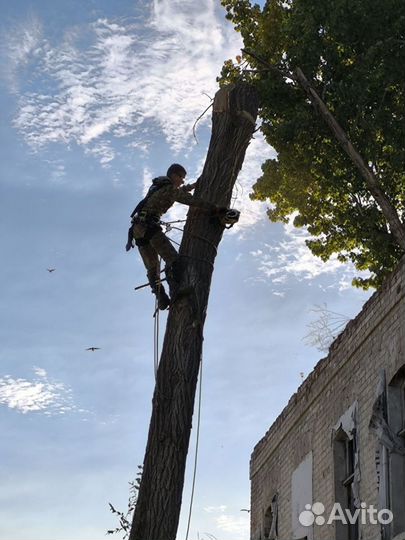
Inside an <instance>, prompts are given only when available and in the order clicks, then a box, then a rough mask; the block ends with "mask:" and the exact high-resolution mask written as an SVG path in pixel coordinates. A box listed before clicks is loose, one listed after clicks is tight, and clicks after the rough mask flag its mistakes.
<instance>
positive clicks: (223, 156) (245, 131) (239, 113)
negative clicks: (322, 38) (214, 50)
mask: <svg viewBox="0 0 405 540" xmlns="http://www.w3.org/2000/svg"><path fill="white" fill-rule="evenodd" d="M257 110H258V96H257V93H256V91H255V89H254V88H252V87H251V86H249V85H247V84H245V83H238V84H236V85H230V86H228V87H225V88H222V89H221V90H219V91H218V92H217V94H216V96H215V99H214V104H213V117H212V135H211V141H210V145H209V149H208V154H207V160H206V163H205V166H204V170H203V173H202V175H201V177H200V180H199V182H198V185H197V188H196V196H197V197H199V198H200V197H201V198H203V199H205V200H207V201H210V202H212V203H214V204H216V205H219V206H229V204H230V200H231V196H232V190H233V186H234V184H235V181H236V178H237V176H238V173H239V171H240V169H241V167H242V163H243V160H244V156H245V152H246V149H247V147H248V144H249V141H250V139H251V137H252V134H253V131H254V128H255V121H256V117H257ZM223 230H224V227H223V225H221V224H220V223H219V221H218V219H217V218H210V216H209V215H208V214H206V213H203V212H201V211H200V210H199V209H197V208H193V207H192V208H190V210H189V212H188V218H187V222H186V226H185V229H184V234H183V240H182V243H181V246H180V250H179V254H180V256H181V260H182V262H183V266H184V272H183V275H182V278H181V283H180V286H179V290H180V291H182V290H183V291H184V290H186V291H188V294H186V295H185V296H181V295H179V298H178V299H177V300H176V301H175V302H174V304H173V305H172V306H171V307H170V311H169V315H168V320H167V327H166V333H165V337H164V342H163V348H162V355H161V359H160V364H159V369H158V372H157V379H156V386H155V391H154V396H153V402H152V405H153V407H152V418H151V422H150V427H149V435H148V442H147V447H146V452H145V459H144V464H143V474H142V480H141V484H140V488H139V493H138V500H137V504H136V508H135V512H134V518H133V522H132V527H131V532H130V536H129V540H175V537H176V533H177V527H178V521H179V515H180V508H181V500H182V491H183V484H184V473H185V467H186V457H187V452H188V446H189V439H190V433H191V427H192V416H193V409H194V398H195V393H196V386H197V379H198V371H199V367H200V361H201V356H202V344H203V327H204V322H205V317H206V311H207V305H208V297H209V290H210V284H211V277H212V272H213V269H214V262H215V257H216V254H217V247H218V244H219V243H220V241H221V238H222V233H223Z"/></svg>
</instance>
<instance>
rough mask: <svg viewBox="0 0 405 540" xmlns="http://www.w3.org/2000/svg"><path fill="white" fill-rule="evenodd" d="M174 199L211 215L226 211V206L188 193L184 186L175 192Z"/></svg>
mask: <svg viewBox="0 0 405 540" xmlns="http://www.w3.org/2000/svg"><path fill="white" fill-rule="evenodd" d="M176 201H177V202H179V203H181V204H186V205H187V206H194V207H196V208H201V210H205V211H207V212H209V213H210V214H211V215H221V214H224V213H226V212H227V210H228V209H227V208H225V207H222V206H217V205H216V204H213V203H210V202H208V201H205V200H204V199H200V198H199V197H195V196H193V195H191V194H190V193H188V191H186V190H185V189H184V188H179V189H178V190H177V193H176Z"/></svg>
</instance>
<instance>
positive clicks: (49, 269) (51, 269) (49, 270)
mask: <svg viewBox="0 0 405 540" xmlns="http://www.w3.org/2000/svg"><path fill="white" fill-rule="evenodd" d="M47 270H48V272H49V273H51V272H55V270H56V268H47Z"/></svg>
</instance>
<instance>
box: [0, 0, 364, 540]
mask: <svg viewBox="0 0 405 540" xmlns="http://www.w3.org/2000/svg"><path fill="white" fill-rule="evenodd" d="M218 4H219V2H212V1H211V0H202V1H201V2H199V3H196V2H193V1H189V0H182V1H180V0H155V1H154V2H150V1H146V0H145V1H138V2H131V1H129V0H114V1H112V0H103V1H100V0H86V1H85V2H82V1H80V2H79V1H76V0H70V1H69V2H67V1H66V2H51V1H50V0H41V2H33V1H26V0H19V1H18V2H13V3H12V2H8V3H7V5H6V6H3V10H2V23H1V27H0V31H1V49H0V58H1V65H0V69H1V72H0V74H1V84H0V105H1V109H2V112H3V115H2V118H3V120H2V122H1V125H0V130H1V131H0V137H1V168H2V171H1V184H0V185H1V199H0V200H1V212H0V221H1V228H0V235H1V246H2V264H1V266H0V279H1V283H2V285H3V287H2V288H3V292H2V302H1V306H2V309H1V313H0V337H1V339H0V343H1V347H0V418H1V426H2V444H1V450H0V478H1V486H2V489H1V492H0V540H68V539H69V540H96V539H101V538H104V535H105V532H106V530H107V529H110V528H114V527H115V526H116V525H117V523H116V520H115V518H114V516H113V515H112V514H110V513H109V510H108V502H111V503H113V504H114V506H116V507H117V508H121V509H124V508H125V506H126V502H127V498H128V482H129V481H130V480H132V479H134V478H135V474H136V472H137V470H138V469H137V466H138V464H141V463H142V461H143V454H144V447H145V443H146V436H147V429H148V423H149V418H150V412H151V398H152V392H153V384H154V375H153V318H152V313H153V308H154V302H153V297H152V295H151V294H150V292H149V291H148V290H146V289H145V290H142V291H139V292H135V291H134V287H135V286H136V285H139V284H142V283H144V282H145V274H144V269H143V267H142V264H141V262H140V260H139V258H138V256H137V253H136V252H135V251H133V252H131V253H130V254H127V253H126V252H125V249H124V246H125V241H126V231H127V228H128V223H129V214H130V213H131V211H132V209H133V207H134V206H135V204H136V202H137V201H138V200H139V199H140V198H141V196H142V194H143V193H144V192H145V189H146V188H147V186H148V184H149V182H150V180H151V178H153V177H154V176H157V175H160V174H164V173H165V171H166V169H167V166H168V165H169V164H170V163H172V162H173V161H177V162H180V163H182V164H184V166H185V167H186V168H187V170H188V171H189V175H188V178H189V179H190V180H192V179H195V178H197V177H198V175H199V173H200V172H201V170H202V165H203V163H204V159H205V155H206V150H207V145H208V141H209V136H210V116H209V114H207V115H206V116H205V117H204V118H203V119H202V120H201V121H200V122H199V124H198V127H197V138H198V142H197V141H196V140H195V139H194V137H193V134H192V127H193V124H194V122H195V120H196V119H197V118H198V116H199V115H200V114H201V113H202V112H203V111H204V109H205V108H206V107H207V106H208V105H209V104H210V97H212V96H213V95H214V93H215V91H216V82H215V78H216V76H217V75H218V74H219V71H220V68H221V65H222V63H223V61H224V60H225V59H228V58H232V57H233V58H234V57H235V56H236V55H237V54H238V53H239V49H240V47H241V41H240V36H239V35H238V34H237V33H235V32H234V31H233V29H232V27H231V25H230V24H229V23H227V22H226V21H225V18H224V11H223V9H222V8H221V7H220V6H219V5H218ZM274 155H275V154H274V151H273V150H272V149H271V148H270V147H268V146H267V145H266V144H265V143H264V142H263V140H262V139H261V137H260V133H257V134H256V135H255V139H254V140H253V141H252V143H251V145H250V147H249V150H248V153H247V156H246V160H245V165H244V168H243V171H242V173H241V175H240V177H239V181H238V187H237V190H236V191H235V201H234V205H235V208H238V209H239V210H241V211H242V218H241V222H240V224H239V225H238V226H236V227H234V228H233V229H232V230H231V231H229V232H226V234H225V236H224V240H223V242H222V244H221V246H220V251H219V256H218V258H217V262H216V268H215V274H214V278H213V284H212V290H211V297H210V304H209V308H208V317H207V322H206V327H205V341H204V366H203V390H202V418H201V438H200V450H199V459H198V472H197V483H196V491H195V497H194V508H193V514H192V521H191V528H190V535H189V539H190V540H196V539H197V538H198V537H199V538H200V539H202V538H208V537H209V536H208V535H215V537H216V538H217V539H218V540H247V538H248V528H249V523H248V519H249V518H248V514H247V513H246V512H241V511H240V509H241V508H248V507H249V479H248V472H249V458H250V453H251V451H252V449H253V446H254V445H255V444H256V442H257V441H258V440H259V439H260V438H261V437H262V436H263V434H264V433H265V431H266V430H267V429H268V427H269V426H270V424H271V423H272V422H273V420H274V419H275V418H276V417H277V415H278V414H279V413H280V412H281V410H282V408H283V407H284V406H285V405H286V403H287V401H288V399H289V397H290V395H291V394H292V393H293V392H295V391H296V389H297V388H298V386H299V385H300V383H301V381H302V375H301V374H304V376H305V375H307V374H308V373H309V372H310V371H311V369H312V367H313V366H314V365H315V364H316V362H317V361H318V360H319V359H320V358H321V356H323V355H324V353H321V352H319V351H318V350H317V349H316V348H314V347H310V346H307V345H306V344H305V343H304V341H303V338H304V337H305V335H306V334H308V331H309V325H310V324H311V321H313V320H314V318H315V319H316V317H317V315H316V314H314V312H313V311H312V310H313V308H314V306H316V305H323V304H326V305H327V307H328V309H330V310H332V311H335V312H338V313H342V314H344V315H345V316H347V317H353V316H354V315H355V314H356V313H357V312H358V311H359V310H360V308H361V305H362V304H363V303H364V302H365V300H366V299H367V298H368V296H369V295H368V294H367V293H364V292H362V291H359V290H355V289H353V288H351V287H350V281H351V278H352V277H353V276H354V275H355V272H354V271H353V269H352V268H351V267H350V266H342V265H340V264H339V263H337V262H336V261H330V262H328V263H327V264H325V263H322V262H321V261H319V260H317V259H315V258H314V257H312V256H311V254H310V253H309V251H308V250H307V249H306V247H305V243H304V242H305V237H306V233H305V231H299V230H295V229H293V228H292V227H291V226H290V225H286V226H283V225H281V224H271V223H270V222H269V221H268V220H267V218H266V216H265V210H266V206H267V205H266V204H265V203H255V202H252V201H250V200H249V196H248V195H249V190H250V187H251V185H252V184H253V182H254V181H255V180H256V179H257V177H258V176H260V174H261V169H260V165H261V163H262V162H263V160H264V159H266V158H268V157H271V156H274ZM185 212H186V208H185V207H181V206H180V205H179V206H178V207H176V208H174V209H173V211H172V212H171V213H170V216H169V217H170V218H182V217H183V216H184V215H185ZM175 238H176V237H175ZM177 239H179V238H178V236H177ZM47 268H55V271H54V272H52V273H49V272H48V271H47ZM164 320H165V316H164V315H162V317H161V327H162V328H164ZM90 346H97V347H100V350H98V351H95V352H88V351H86V350H85V349H86V348H87V347H90ZM194 424H196V422H195V421H194ZM194 441H195V433H194V434H193V436H192V441H191V447H190V454H189V456H190V459H189V465H188V470H187V479H186V486H185V491H184V500H183V511H182V517H181V523H180V529H179V535H178V538H179V540H183V539H184V536H185V528H186V523H187V514H188V505H189V499H190V488H191V473H192V462H193V448H194Z"/></svg>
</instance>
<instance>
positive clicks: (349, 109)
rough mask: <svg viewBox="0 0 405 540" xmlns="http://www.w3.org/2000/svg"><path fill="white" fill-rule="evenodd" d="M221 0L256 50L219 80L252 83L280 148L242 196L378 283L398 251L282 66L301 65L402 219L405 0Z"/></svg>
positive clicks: (361, 282)
mask: <svg viewBox="0 0 405 540" xmlns="http://www.w3.org/2000/svg"><path fill="white" fill-rule="evenodd" d="M222 4H223V5H224V6H225V8H226V10H227V18H228V19H230V20H231V21H232V22H233V24H234V25H235V28H236V30H237V31H239V32H240V33H241V35H242V38H243V41H244V47H245V50H246V51H252V52H253V53H254V54H255V56H252V55H248V54H247V53H245V54H244V57H243V58H242V59H238V62H237V63H234V62H232V61H231V60H229V61H227V62H226V63H225V65H224V68H223V72H222V80H223V81H224V80H235V79H240V78H241V77H242V78H245V79H248V80H249V81H251V82H253V83H254V84H255V85H256V86H257V88H258V90H259V95H260V99H261V110H260V116H261V118H262V128H261V129H262V131H263V134H264V136H265V138H266V140H267V142H268V143H269V144H270V145H271V146H273V148H274V149H275V150H276V151H277V154H278V157H277V159H270V160H267V161H266V162H265V163H264V164H263V167H262V170H263V175H262V176H261V177H260V178H259V179H258V180H257V182H256V184H255V185H254V186H253V193H252V195H251V197H252V198H254V199H258V200H270V202H271V203H272V205H271V208H270V209H269V210H268V215H269V218H270V219H271V220H272V221H282V222H285V221H287V219H288V218H289V216H290V215H291V214H293V213H295V214H294V215H295V218H294V224H295V226H297V227H302V226H306V227H307V229H308V232H309V233H310V234H311V235H312V236H313V239H311V240H309V241H308V242H307V244H308V247H309V248H310V249H311V251H312V252H313V253H314V254H315V255H317V256H319V257H321V258H322V259H323V260H325V261H326V260H327V259H328V258H329V257H330V256H331V255H332V254H334V253H335V254H337V255H338V258H339V259H340V260H341V261H342V262H345V261H348V260H351V261H352V262H353V263H354V264H355V266H356V268H357V269H359V270H366V269H368V270H369V271H370V272H371V277H370V278H367V279H364V278H356V279H355V280H354V281H353V284H354V285H357V286H361V287H364V288H367V287H369V286H370V285H371V286H378V285H379V284H380V283H381V281H382V280H383V279H384V277H385V276H386V275H387V274H388V273H389V272H390V271H392V269H393V268H394V267H395V265H396V263H397V261H398V260H399V258H400V257H401V256H402V255H403V248H401V247H400V246H399V245H398V243H397V242H396V240H395V238H394V236H393V234H392V230H391V229H390V226H389V224H388V223H387V219H386V216H385V215H384V214H383V212H382V211H381V208H380V206H379V205H378V204H377V203H376V201H375V199H374V198H373V196H372V195H371V193H370V191H369V189H368V187H367V184H366V182H365V181H364V178H362V176H361V174H360V173H359V171H358V170H357V169H356V168H355V166H354V165H353V163H352V161H351V160H350V159H349V157H348V156H347V155H346V154H345V153H344V152H343V150H342V148H341V147H340V146H339V143H338V142H337V140H336V139H335V138H334V136H333V134H332V132H331V131H330V130H329V128H328V126H327V125H326V124H325V122H324V121H323V119H322V117H321V116H319V115H318V114H317V113H316V112H315V110H314V108H313V106H312V104H311V102H310V100H309V99H308V97H307V95H306V94H305V92H304V91H303V89H302V87H300V85H299V84H297V82H296V81H294V80H291V79H289V78H288V77H286V76H283V74H282V73H284V74H285V73H293V72H294V71H295V70H296V69H297V68H300V69H301V70H302V71H303V72H304V74H305V75H306V77H307V78H308V79H309V80H310V81H311V84H312V85H313V86H314V88H315V89H316V91H317V93H318V94H319V96H320V97H321V98H322V100H323V101H324V103H325V104H326V106H327V107H328V109H329V111H330V112H331V113H332V114H333V116H334V117H335V118H336V120H337V121H338V122H339V124H340V126H341V127H342V128H343V130H344V131H345V133H346V134H347V136H348V137H349V139H350V141H351V142H352V144H353V146H354V147H355V148H356V150H357V151H358V152H359V153H360V155H361V156H362V157H363V160H364V161H365V163H366V164H367V165H368V167H369V169H370V170H371V171H372V172H373V173H374V175H375V177H376V178H377V179H378V182H379V185H380V187H381V189H382V190H383V191H384V193H385V194H386V196H387V197H388V199H389V200H390V202H391V204H392V206H393V207H394V208H395V209H396V212H397V214H398V216H399V218H400V220H401V221H402V224H403V222H404V214H405V208H404V206H405V168H404V165H405V145H404V142H405V122H404V120H405V118H404V98H405V80H404V76H403V69H404V67H403V66H404V65H405V4H404V3H403V0H351V1H350V2H349V1H348V0H334V1H333V2H325V0H286V1H281V0H268V2H267V4H266V5H265V7H264V8H263V10H261V8H260V7H259V6H258V5H253V6H252V5H251V4H250V2H249V1H248V0H222ZM262 59H263V61H262ZM247 63H248V64H249V65H247ZM266 65H267V66H271V67H272V68H273V69H267V68H266ZM274 68H277V69H278V70H279V72H277V70H276V69H274Z"/></svg>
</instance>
